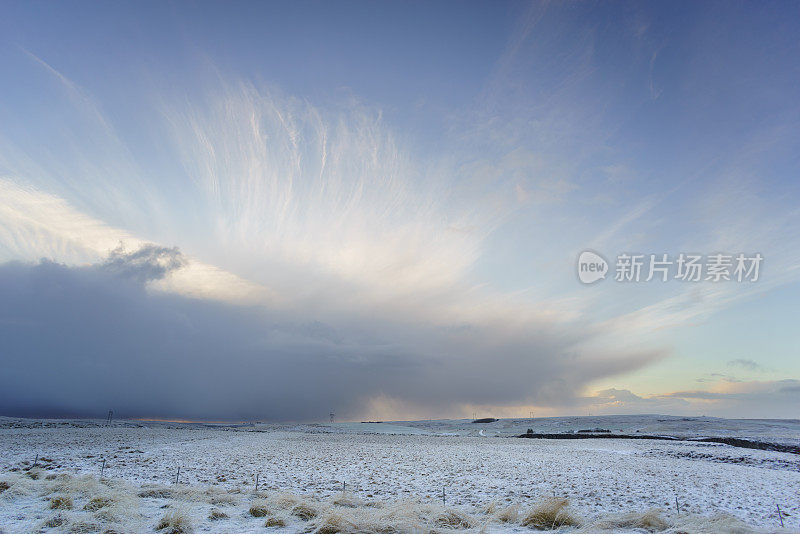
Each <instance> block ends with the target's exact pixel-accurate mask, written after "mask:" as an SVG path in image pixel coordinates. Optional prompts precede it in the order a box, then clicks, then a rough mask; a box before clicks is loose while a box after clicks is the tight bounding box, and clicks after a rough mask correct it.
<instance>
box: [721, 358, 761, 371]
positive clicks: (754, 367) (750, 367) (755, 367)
mask: <svg viewBox="0 0 800 534" xmlns="http://www.w3.org/2000/svg"><path fill="white" fill-rule="evenodd" d="M728 365H729V366H731V367H739V368H741V369H746V370H747V371H764V367H763V366H762V365H761V364H759V363H757V362H755V361H753V360H746V359H743V358H739V359H737V360H731V361H729V362H728Z"/></svg>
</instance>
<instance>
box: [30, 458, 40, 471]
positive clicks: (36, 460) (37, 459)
mask: <svg viewBox="0 0 800 534" xmlns="http://www.w3.org/2000/svg"><path fill="white" fill-rule="evenodd" d="M38 461H39V455H38V454H37V455H36V459H35V460H34V461H33V465H32V466H31V469H33V468H34V467H36V463H37V462H38Z"/></svg>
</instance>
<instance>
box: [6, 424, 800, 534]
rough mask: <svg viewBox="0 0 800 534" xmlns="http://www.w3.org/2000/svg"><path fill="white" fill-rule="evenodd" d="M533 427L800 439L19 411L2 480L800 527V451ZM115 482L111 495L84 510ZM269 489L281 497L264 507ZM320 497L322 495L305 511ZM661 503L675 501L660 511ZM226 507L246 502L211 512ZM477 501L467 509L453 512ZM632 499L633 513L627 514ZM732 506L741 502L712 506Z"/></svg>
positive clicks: (95, 523)
mask: <svg viewBox="0 0 800 534" xmlns="http://www.w3.org/2000/svg"><path fill="white" fill-rule="evenodd" d="M527 428H533V429H534V430H535V431H536V432H565V431H575V430H580V429H588V428H605V429H609V430H613V431H622V432H625V433H634V432H636V431H637V430H639V431H641V432H642V433H647V434H662V435H677V436H681V437H697V436H726V437H730V436H735V437H747V438H750V439H761V440H769V441H774V442H779V443H788V444H796V443H798V441H800V423H798V422H797V421H729V420H720V419H706V418H703V419H685V418H664V417H660V416H659V417H656V416H637V417H593V418H553V419H537V420H535V421H530V420H524V419H521V420H501V421H497V422H495V423H489V424H483V425H481V424H472V423H469V422H465V421H433V422H425V421H420V422H412V423H402V422H395V423H366V424H360V423H343V424H330V425H329V424H324V425H322V424H320V425H294V426H292V425H267V424H252V425H230V426H227V425H200V424H165V423H145V422H133V421H120V422H116V423H113V424H112V425H111V426H104V425H103V424H102V423H101V422H95V421H32V420H17V419H7V418H5V419H0V489H1V488H3V487H5V486H8V489H5V490H4V491H2V493H0V529H2V531H3V532H32V531H37V532H38V531H48V530H51V531H64V530H73V531H103V530H104V529H106V528H109V527H112V528H113V529H114V531H120V530H122V531H126V532H127V531H132V532H140V531H153V529H154V528H155V527H156V526H158V523H159V521H160V520H161V519H162V517H164V516H165V515H166V514H168V513H172V512H176V513H178V514H181V515H182V517H184V518H185V519H186V520H187V521H188V523H189V524H190V525H191V526H192V527H193V529H194V530H195V531H209V532H219V531H225V532H244V531H263V530H264V528H265V521H266V520H267V519H270V518H272V519H273V520H274V521H273V522H277V523H280V522H281V521H282V522H284V523H285V524H286V526H284V527H276V529H277V530H278V531H284V532H296V531H301V530H314V529H317V530H320V531H323V532H325V531H327V532H335V531H381V530H384V531H391V530H387V529H388V528H389V527H393V528H394V529H395V530H394V531H401V532H404V531H415V530H416V531H426V532H427V531H430V530H431V529H438V530H440V531H441V530H443V529H446V527H448V526H453V525H460V526H461V527H466V526H469V527H471V528H474V529H476V530H485V531H492V532H493V531H503V532H523V531H528V530H529V526H530V521H528V523H529V525H527V526H526V525H524V523H526V517H529V516H530V512H531V510H533V509H534V508H535V507H536V506H537V504H538V505H540V507H541V506H542V503H543V502H544V506H551V507H552V506H556V508H558V507H559V506H560V504H559V503H560V502H561V501H559V500H558V499H560V498H565V499H568V500H569V503H570V505H569V510H570V511H569V512H566V511H563V513H562V515H561V517H562V519H563V518H564V517H567V515H566V514H567V513H569V514H570V516H569V517H572V518H574V520H575V522H576V523H579V524H582V525H583V528H584V531H597V530H600V529H601V528H602V527H603V526H606V527H609V528H611V529H612V530H615V531H626V532H632V531H645V530H636V528H644V527H646V526H648V525H649V526H650V529H651V530H663V529H667V531H671V532H679V531H684V532H725V531H729V532H737V531H741V532H747V531H750V530H753V531H766V532H775V531H780V529H779V519H778V514H777V509H776V505H779V506H780V507H781V509H782V510H783V511H784V513H785V515H784V517H783V521H784V523H785V525H786V527H787V531H790V532H795V531H800V528H799V527H800V501H798V496H800V462H799V460H800V456H798V455H794V454H788V453H780V452H771V451H761V450H752V449H742V448H735V447H730V446H728V445H720V444H711V443H690V442H684V441H679V442H670V441H654V440H624V439H587V440H539V439H518V438H514V437H511V436H514V435H517V434H521V433H524V432H525V430H526V429H527ZM37 456H38V460H37V467H36V468H34V469H32V470H31V469H30V468H31V466H32V464H33V462H34V461H35V459H36V457H37ZM104 461H105V462H104ZM179 468H180V475H179V479H178V484H175V479H176V476H178V469H179ZM101 469H102V470H103V481H99V480H98V479H99V478H100V474H101ZM256 475H258V481H259V486H258V490H259V493H258V494H254V492H255V479H256ZM3 481H4V482H6V484H5V485H2V484H1V482H3ZM343 490H344V492H343ZM443 490H444V502H443V497H442V492H443ZM59 495H66V496H69V498H70V499H71V500H72V503H71V506H68V507H67V506H64V507H63V508H62V509H60V508H58V505H59V502H60V501H57V502H56V505H52V499H53V498H54V497H57V496H59ZM97 496H105V497H106V498H107V500H108V503H107V504H108V505H104V506H101V507H100V508H97V509H92V508H95V507H93V506H92V505H89V510H84V509H83V508H85V507H86V506H87V504H88V503H89V502H90V500H91V499H92V498H94V497H97ZM554 497H556V498H558V499H554ZM676 498H677V501H678V504H679V506H680V512H681V513H680V515H679V514H677V512H676V502H675V501H676ZM254 502H255V503H256V504H259V503H261V505H262V506H263V507H264V509H265V510H266V511H268V514H267V515H264V516H259V517H254V516H253V514H252V513H251V512H250V508H251V506H252V505H253V503H254ZM336 502H338V504H336ZM301 504H302V506H300V505H301ZM51 506H56V507H55V508H51ZM298 506H300V509H301V513H297V510H298ZM303 506H306V507H308V508H309V509H310V510H311V511H312V512H313V513H302V509H303ZM656 508H657V509H661V510H662V512H661V513H660V515H656V514H654V513H652V512H651V513H650V514H649V515H646V516H643V514H645V513H646V512H648V511H650V510H652V509H656ZM212 510H218V511H219V512H222V513H224V514H225V515H226V516H228V517H226V518H221V519H216V520H212V519H209V517H210V515H211V514H212ZM448 514H451V515H452V517H451V515H448ZM459 514H463V518H462V519H463V521H462V520H460V519H459V520H455V519H453V517H460V515H459ZM624 514H632V515H628V516H625V518H623V519H620V517H621V516H622V515H624ZM256 515H258V514H256ZM719 515H724V516H726V518H724V519H716V520H714V521H712V520H708V519H703V518H712V517H715V516H719ZM298 516H300V517H298ZM695 516H699V517H695ZM175 517H176V518H177V517H178V516H177V515H176V516H175ZM443 517H444V519H442V518H443ZM642 517H645V519H642ZM734 518H735V520H734ZM656 519H658V521H656ZM278 520H280V521H278ZM59 521H61V524H60V525H56V523H58V522H59ZM603 521H605V523H603ZM659 521H662V522H661V523H659ZM48 522H49V524H51V525H53V526H52V528H48V527H47V526H46V524H48ZM558 522H565V521H561V520H559V521H557V522H556V523H558ZM376 525H377V526H376ZM744 525H748V526H749V528H745V527H744ZM548 526H554V525H552V524H551V525H548ZM555 526H557V524H556V525H555ZM321 527H328V529H327V530H325V528H321ZM334 527H335V528H334ZM170 528H171V527H167V528H165V529H162V530H161V531H162V532H166V531H169V529H170ZM565 528H571V529H575V528H577V527H570V526H566V527H565ZM737 529H744V530H737Z"/></svg>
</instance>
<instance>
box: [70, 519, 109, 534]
mask: <svg viewBox="0 0 800 534" xmlns="http://www.w3.org/2000/svg"><path fill="white" fill-rule="evenodd" d="M100 530H101V527H100V525H98V524H97V523H89V522H87V521H76V522H74V523H72V524H71V525H70V527H69V531H70V532H74V533H75V534H89V533H90V532H100Z"/></svg>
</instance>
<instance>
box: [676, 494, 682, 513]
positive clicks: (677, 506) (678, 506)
mask: <svg viewBox="0 0 800 534" xmlns="http://www.w3.org/2000/svg"><path fill="white" fill-rule="evenodd" d="M675 509H676V510H677V511H678V515H680V513H681V507H680V505H679V504H678V496H677V495H675Z"/></svg>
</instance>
